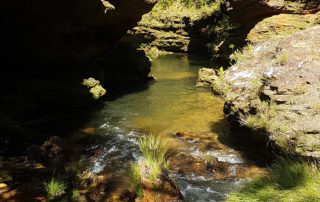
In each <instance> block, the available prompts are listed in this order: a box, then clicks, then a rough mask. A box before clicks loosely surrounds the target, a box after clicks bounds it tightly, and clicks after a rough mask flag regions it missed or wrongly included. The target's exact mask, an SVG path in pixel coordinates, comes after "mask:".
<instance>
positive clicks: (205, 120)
mask: <svg viewBox="0 0 320 202" xmlns="http://www.w3.org/2000/svg"><path fill="white" fill-rule="evenodd" d="M202 65H204V64H201V63H199V62H196V61H194V60H192V59H190V58H188V56H187V55H169V56H164V57H160V58H159V59H157V60H155V61H153V62H152V67H151V69H152V72H151V73H150V74H151V75H152V76H153V77H154V78H155V81H153V82H152V83H150V85H149V87H148V88H147V89H145V90H143V91H140V92H135V93H132V94H127V95H124V96H122V97H119V98H117V99H116V100H113V101H108V102H106V103H105V107H104V108H103V110H102V111H100V112H99V113H98V114H96V117H94V118H93V119H92V121H91V123H89V125H91V126H92V125H93V126H95V127H96V128H97V130H96V133H98V134H99V135H100V137H101V139H99V141H97V143H96V145H99V146H101V148H102V152H101V154H100V156H98V157H97V158H94V159H93V160H92V161H93V162H92V164H93V165H92V168H91V171H92V172H95V173H99V172H101V171H103V170H104V169H106V168H108V169H111V170H113V171H114V172H117V173H124V172H125V169H126V167H128V163H129V162H130V161H134V162H138V161H139V159H140V158H141V154H140V152H139V149H138V142H139V138H140V137H141V136H143V135H146V134H148V133H153V134H160V135H167V136H168V134H174V133H175V132H177V131H189V132H209V133H210V134H212V135H211V136H208V141H210V138H213V137H215V135H221V134H223V133H229V126H228V123H227V121H226V120H225V116H224V114H223V111H222V109H223V104H224V101H223V100H221V98H219V97H213V96H212V92H211V91H210V90H209V89H199V88H196V87H195V84H196V80H197V72H198V70H199V68H201V67H203V66H202ZM171 138H172V140H173V141H180V142H181V139H177V138H175V137H172V136H171ZM96 145H93V146H96ZM183 145H184V146H185V147H186V148H185V151H186V152H189V153H190V154H191V155H194V156H197V155H201V154H203V153H206V155H212V156H216V157H218V159H219V161H220V160H221V161H226V162H230V163H233V164H234V165H235V166H236V165H237V163H242V162H243V161H244V160H243V159H242V158H241V157H240V156H239V155H237V153H236V152H233V151H231V152H230V151H229V150H210V149H208V150H206V151H203V150H201V149H199V148H200V146H199V145H200V144H198V143H192V142H191V143H190V142H189V143H187V142H186V143H185V144H182V146H183ZM230 169H233V167H230ZM171 176H172V177H173V178H174V179H175V180H176V182H177V183H178V185H179V186H180V189H181V192H182V194H183V195H184V196H185V199H186V201H221V200H223V199H225V198H226V197H227V196H228V193H229V192H230V191H232V190H236V189H238V188H239V186H240V184H241V180H239V179H237V178H232V177H230V178H226V179H224V180H215V179H213V178H209V179H208V178H204V177H203V176H191V177H190V176H189V177H185V176H182V175H180V174H177V173H172V174H171Z"/></svg>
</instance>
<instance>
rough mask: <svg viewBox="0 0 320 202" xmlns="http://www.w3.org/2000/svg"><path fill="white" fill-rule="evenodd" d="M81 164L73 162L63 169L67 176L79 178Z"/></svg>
mask: <svg viewBox="0 0 320 202" xmlns="http://www.w3.org/2000/svg"><path fill="white" fill-rule="evenodd" d="M82 167H83V164H82V161H73V162H71V163H69V164H68V165H67V166H66V167H65V168H64V169H65V172H66V174H67V175H68V176H70V177H71V176H78V177H80V176H81V170H82Z"/></svg>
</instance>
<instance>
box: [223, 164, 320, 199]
mask: <svg viewBox="0 0 320 202" xmlns="http://www.w3.org/2000/svg"><path fill="white" fill-rule="evenodd" d="M319 187H320V171H319V169H318V168H317V167H316V166H314V165H308V164H307V163H306V162H304V161H294V160H290V159H289V160H288V159H281V160H279V161H278V162H276V163H275V164H273V165H272V167H271V168H270V169H269V173H268V175H266V176H262V177H260V178H257V179H255V180H253V181H252V182H249V183H247V184H246V185H245V186H244V188H243V189H242V190H241V191H239V192H237V193H232V194H231V196H230V198H229V199H228V200H227V201H319V200H320V192H319Z"/></svg>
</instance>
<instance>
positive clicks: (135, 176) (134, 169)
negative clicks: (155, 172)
mask: <svg viewBox="0 0 320 202" xmlns="http://www.w3.org/2000/svg"><path fill="white" fill-rule="evenodd" d="M129 169H130V170H129V181H130V185H131V188H132V190H133V192H134V193H136V194H137V196H138V198H139V199H142V198H143V191H142V184H141V175H140V165H139V164H134V163H131V165H130V167H129Z"/></svg>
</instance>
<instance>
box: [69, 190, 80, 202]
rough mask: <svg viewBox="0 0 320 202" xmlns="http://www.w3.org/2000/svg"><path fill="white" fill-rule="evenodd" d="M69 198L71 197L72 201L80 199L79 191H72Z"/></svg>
mask: <svg viewBox="0 0 320 202" xmlns="http://www.w3.org/2000/svg"><path fill="white" fill-rule="evenodd" d="M71 197H72V199H73V200H76V199H78V198H79V197H80V192H79V190H77V189H74V190H72V196H71Z"/></svg>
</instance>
